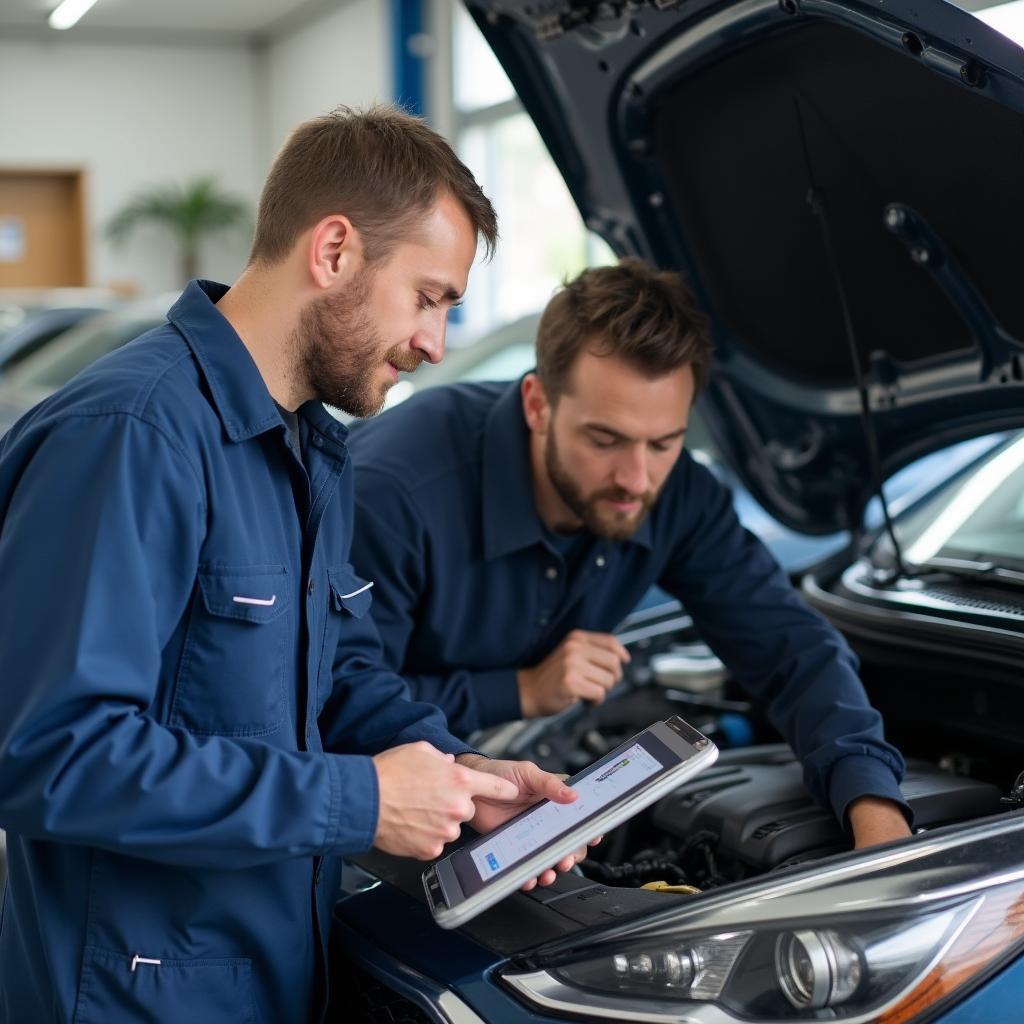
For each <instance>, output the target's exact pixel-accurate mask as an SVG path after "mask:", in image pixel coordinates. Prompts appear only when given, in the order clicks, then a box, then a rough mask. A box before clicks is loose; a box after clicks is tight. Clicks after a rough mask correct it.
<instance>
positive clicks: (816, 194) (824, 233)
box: [795, 96, 908, 582]
mask: <svg viewBox="0 0 1024 1024" xmlns="http://www.w3.org/2000/svg"><path fill="white" fill-rule="evenodd" d="M795 102H796V117H797V123H798V125H799V128H800V143H801V145H802V147H803V155H804V165H805V166H806V168H807V181H808V187H807V205H808V206H809V207H810V209H811V213H813V214H814V218H815V220H816V221H817V224H818V229H819V231H820V232H821V242H822V245H823V247H824V249H825V259H826V262H827V264H828V271H829V276H830V277H831V278H832V283H833V285H834V287H835V291H836V297H837V298H838V300H839V309H840V313H841V314H842V318H843V333H844V334H845V335H846V343H847V347H848V348H849V351H850V362H851V364H852V366H853V374H854V379H855V380H856V383H857V395H858V398H859V399H860V418H861V427H862V428H863V431H864V446H865V448H866V450H867V456H868V468H869V472H870V473H871V482H872V485H873V487H874V490H875V493H876V494H877V495H878V500H879V501H880V502H881V504H882V517H883V519H884V521H885V530H886V533H887V534H888V535H889V540H890V541H891V542H892V550H893V555H894V558H895V566H894V574H892V575H890V577H889V579H888V580H887V581H885V582H892V580H894V579H900V578H904V577H906V576H907V575H908V573H907V568H906V564H905V563H904V561H903V549H902V548H901V547H900V542H899V540H898V538H897V537H896V527H895V526H894V525H893V521H892V515H891V514H890V512H889V502H888V501H887V499H886V497H885V489H884V488H883V486H882V463H881V460H880V458H879V455H878V434H877V432H876V431H875V423H874V419H873V418H872V416H871V401H870V397H869V395H868V387H867V381H866V379H865V376H864V370H863V368H862V367H861V363H860V356H859V349H858V346H857V336H856V333H855V331H854V327H853V319H852V318H851V316H850V303H849V300H848V298H847V294H846V286H845V285H844V283H843V275H842V273H841V272H840V270H839V261H838V259H837V258H836V250H835V245H834V244H833V241H832V229H831V225H830V224H829V220H828V210H827V207H826V202H825V193H824V192H823V191H822V189H821V188H820V187H819V185H818V184H817V182H816V181H815V178H814V168H813V165H812V163H811V154H810V150H809V149H808V146H807V133H806V131H805V129H804V117H803V110H802V109H801V107H800V98H799V96H798V97H795ZM855 529H856V530H859V525H858V527H856V528H855ZM879 582H883V581H881V580H880V581H879Z"/></svg>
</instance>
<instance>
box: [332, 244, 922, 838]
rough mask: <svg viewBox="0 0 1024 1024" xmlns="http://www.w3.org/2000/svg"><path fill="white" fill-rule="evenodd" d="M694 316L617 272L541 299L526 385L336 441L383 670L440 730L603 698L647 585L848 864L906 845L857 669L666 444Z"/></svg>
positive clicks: (709, 482) (501, 387)
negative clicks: (728, 689) (789, 770)
mask: <svg viewBox="0 0 1024 1024" xmlns="http://www.w3.org/2000/svg"><path fill="white" fill-rule="evenodd" d="M710 362H711V346H710V342H709V340H708V337H707V330H706V325H705V321H704V318H703V317H702V315H701V314H700V313H699V312H698V311H697V309H696V307H695V305H694V302H693V298H692V296H691V294H690V293H689V291H688V289H687V288H686V286H685V285H684V284H683V282H682V281H681V280H680V279H679V278H678V277H677V276H675V275H673V274H670V273H667V272H662V271H657V270H654V269H653V268H650V267H648V266H646V265H645V264H643V263H641V262H640V261H637V260H625V261H623V262H622V263H621V264H620V265H619V266H616V267H601V268H594V269H590V270H586V271H584V272H583V273H582V274H581V275H580V276H579V277H578V278H577V279H576V280H574V281H572V282H570V283H569V284H568V285H567V286H566V287H565V288H564V289H563V290H562V291H560V292H559V293H558V294H556V295H555V296H554V298H553V299H552V300H551V302H550V303H549V304H548V307H547V309H546V310H545V312H544V314H543V316H542V318H541V321H540V325H539V328H538V332H537V368H536V372H535V373H530V374H527V375H526V376H525V377H524V378H523V380H522V381H520V382H517V383H513V384H511V385H510V384H461V385H455V386H452V387H446V388H435V389H432V390H428V391H426V392H424V393H422V394H420V395H417V396H415V397H414V398H412V399H410V400H409V401H407V402H406V403H404V404H403V405H401V406H399V407H398V408H396V409H394V410H392V411H390V412H388V413H386V414H385V415H383V416H381V417H379V418H377V419H376V420H374V421H372V422H367V423H365V424H363V425H360V426H359V427H358V428H357V429H355V430H354V431H353V433H352V437H351V441H350V444H351V451H352V456H353V459H354V462H355V465H356V474H355V476H356V525H355V538H356V540H355V544H354V546H353V559H354V560H355V562H356V566H357V568H358V570H359V572H360V573H362V574H363V575H365V576H366V577H367V578H369V579H372V580H374V581H375V584H376V589H375V595H376V603H375V618H376V621H377V625H378V627H379V629H380V633H381V636H382V638H383V641H384V646H385V649H386V655H387V657H388V658H389V659H390V661H391V664H392V666H393V667H394V668H395V669H397V670H399V671H400V672H401V673H402V675H403V676H405V677H406V679H408V680H409V683H410V686H411V688H412V691H413V694H414V696H415V697H416V698H417V699H419V700H424V701H430V702H432V703H434V704H437V705H438V706H439V707H440V708H441V709H442V710H443V711H444V712H445V714H446V715H447V716H448V720H449V723H450V726H451V728H452V731H453V732H455V733H456V734H458V735H462V736H466V735H468V734H469V733H471V732H472V731H473V730H475V729H479V728H484V727H488V726H492V725H496V724H498V723H499V722H502V721H507V720H510V719H517V718H520V717H533V716H536V715H543V714H551V713H553V712H555V711H558V710H560V709H561V708H563V707H566V706H567V705H569V704H570V703H572V702H573V701H575V700H578V699H587V700H592V701H600V700H601V699H602V698H603V696H604V694H605V693H606V692H607V690H608V689H609V688H610V687H611V686H612V685H614V683H615V682H616V681H617V680H618V679H619V678H620V677H621V674H622V665H623V663H624V662H625V661H626V660H628V658H629V655H628V653H627V652H626V651H625V649H624V648H623V647H622V646H621V645H620V644H619V643H618V641H617V640H616V639H615V638H614V637H613V636H612V635H611V633H610V630H612V629H613V628H614V627H615V626H616V624H617V623H618V622H620V621H621V620H622V619H623V618H624V617H625V616H626V615H627V614H629V612H630V611H631V610H632V609H633V608H634V607H635V606H636V604H637V602H638V601H639V600H640V599H641V597H642V596H643V595H644V593H645V592H646V591H647V589H648V588H649V587H650V586H651V585H652V584H655V583H657V584H659V585H660V586H662V587H663V588H664V589H665V590H666V591H668V592H669V593H670V594H672V595H673V596H675V597H677V598H678V599H679V600H680V601H682V602H683V604H684V606H685V607H686V610H687V611H688V612H689V613H690V615H692V617H693V620H694V623H695V624H696V626H697V628H698V630H699V632H700V634H701V635H702V637H703V638H704V639H705V640H706V641H707V643H708V644H709V645H710V646H711V648H712V649H713V650H714V651H715V653H716V654H717V655H718V656H719V657H720V658H721V659H722V660H723V661H724V662H725V664H726V665H727V666H728V668H729V669H730V671H731V672H732V673H733V674H734V676H735V677H736V678H737V679H738V680H739V681H740V683H741V684H742V685H743V686H744V687H745V688H746V689H747V690H748V691H749V693H750V694H751V695H752V696H753V697H754V699H755V700H757V701H759V702H760V703H761V704H762V705H763V706H764V707H765V708H766V710H767V712H768V715H769V718H770V719H771V721H772V722H773V724H774V725H775V726H776V727H777V728H778V729H779V731H780V732H781V733H782V734H783V736H784V737H785V738H786V739H787V740H788V742H789V743H790V744H791V745H792V746H793V748H794V750H795V752H796V754H797V756H798V757H799V758H800V759H801V761H802V762H803V765H804V775H805V780H806V782H807V785H808V787H809V789H810V790H811V792H812V793H813V795H814V796H815V797H816V798H817V799H818V800H820V801H821V802H822V803H824V804H827V805H831V807H832V808H833V810H834V812H835V814H836V816H837V817H838V818H839V820H840V821H842V822H844V823H845V824H847V825H849V827H850V828H851V829H852V831H853V834H854V838H855V840H856V842H857V844H858V845H859V846H865V845H869V844H870V843H874V842H881V841H885V840H889V839H896V838H899V837H902V836H906V835H908V834H909V830H908V825H907V815H908V813H909V812H908V810H907V808H906V805H905V804H904V803H903V800H902V796H901V794H900V790H899V781H900V779H901V777H902V773H903V761H902V758H901V757H900V755H899V753H898V752H897V751H896V750H895V749H894V748H893V747H892V746H890V745H889V744H888V743H887V742H886V741H885V739H884V736H883V731H882V722H881V718H880V716H879V714H878V713H877V711H875V710H874V709H873V708H872V707H871V705H870V704H869V702H868V699H867V696H866V694H865V692H864V689H863V686H862V685H861V682H860V679H859V677H858V675H857V662H856V659H855V657H854V655H853V653H852V652H851V651H850V649H849V647H848V646H847V645H846V643H845V642H844V640H843V639H842V637H841V636H840V635H839V633H838V632H836V630H835V629H833V628H832V627H831V626H830V625H829V624H828V623H827V622H826V621H825V620H824V619H823V618H821V617H820V616H819V615H817V614H816V613H815V612H813V611H811V610H810V609H809V608H807V607H806V606H805V605H804V603H803V602H802V601H801V599H800V597H799V595H798V594H797V593H796V591H795V590H794V589H793V587H792V586H791V585H790V583H789V581H788V579H787V578H786V576H785V574H784V573H783V572H782V570H781V569H780V568H779V566H778V565H777V564H776V563H775V561H774V559H773V558H772V556H771V555H770V554H769V552H768V551H767V550H766V549H765V547H764V546H763V545H762V544H761V543H760V542H759V541H758V540H757V538H755V537H754V536H752V535H751V534H750V533H748V532H747V531H745V530H744V529H743V528H742V526H741V525H740V523H739V522H738V520H737V518H736V515H735V513H734V512H733V507H732V499H731V495H730V494H729V492H728V491H727V490H726V489H725V488H724V487H723V486H722V485H721V484H719V483H718V482H717V480H716V479H715V477H714V476H713V475H712V474H711V472H709V471H708V469H706V468H705V467H704V466H702V465H701V464H700V463H699V462H697V461H695V460H694V459H693V458H692V457H691V456H690V455H689V454H688V453H687V451H686V450H685V448H684V439H685V436H686V428H687V421H688V418H689V413H690V408H691V406H692V403H693V398H694V395H695V393H696V391H697V390H698V389H699V387H700V385H701V383H702V382H703V380H704V379H705V377H706V376H707V373H708V371H709V367H710Z"/></svg>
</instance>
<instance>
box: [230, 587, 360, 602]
mask: <svg viewBox="0 0 1024 1024" xmlns="http://www.w3.org/2000/svg"><path fill="white" fill-rule="evenodd" d="M372 586H373V583H367V584H366V586H365V587H360V588H359V589H358V590H353V591H352V593H351V594H339V595H338V600H339V601H344V600H345V599H346V598H349V597H355V596H356V594H361V593H362V592H363V591H364V590H369V589H370V587H372ZM235 600H236V601H237V600H238V598H237V597H236V598H235Z"/></svg>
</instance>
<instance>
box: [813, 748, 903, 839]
mask: <svg viewBox="0 0 1024 1024" xmlns="http://www.w3.org/2000/svg"><path fill="white" fill-rule="evenodd" d="M862 796H874V797H879V798H881V799H883V800H891V801H892V802H893V803H894V804H896V805H897V806H898V807H899V808H900V810H901V811H903V815H904V817H905V818H906V819H907V824H908V825H909V826H910V827H911V828H913V827H914V812H913V811H912V810H911V808H910V805H909V804H908V803H907V801H906V799H905V798H904V796H903V793H902V792H901V791H900V785H899V781H898V780H897V778H896V775H895V774H894V773H893V770H892V769H891V768H890V767H889V766H888V765H887V764H886V763H885V762H884V761H880V760H879V759H878V758H877V757H869V756H866V755H852V756H850V757H844V758H842V760H840V761H837V762H836V763H835V765H834V767H833V768H832V773H831V777H830V779H829V786H828V797H829V803H831V805H832V810H833V812H834V813H835V816H836V818H837V819H838V820H839V822H840V823H841V824H842V826H843V828H847V829H848V828H849V823H848V822H847V819H846V812H847V811H848V810H849V807H850V804H852V803H853V801H854V800H857V799H859V798H860V797H862Z"/></svg>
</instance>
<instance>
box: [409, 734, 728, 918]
mask: <svg viewBox="0 0 1024 1024" xmlns="http://www.w3.org/2000/svg"><path fill="white" fill-rule="evenodd" d="M717 757H718V748H717V747H716V746H715V745H714V743H712V742H711V740H709V739H708V738H707V737H706V736H704V735H702V734H701V733H699V732H698V731H697V730H696V729H694V728H693V727H692V726H690V725H688V724H687V723H686V722H684V721H683V720H682V719H681V718H679V717H673V718H670V719H668V721H666V722H657V723H655V724H654V725H652V726H650V728H648V729H645V730H644V731H643V732H641V733H638V734H637V735H636V736H634V737H632V738H631V739H629V740H627V741H626V742H625V743H623V744H621V745H620V746H619V747H616V749H615V750H613V751H612V752H611V753H609V754H606V755H605V756H604V757H602V758H601V759H600V760H598V761H596V762H595V763H594V764H592V765H591V766H590V767H589V768H586V769H585V770H584V771H582V772H580V773H579V774H578V775H576V776H574V777H573V778H571V779H569V780H568V785H570V786H571V787H572V788H573V789H574V790H575V791H576V793H577V799H575V800H573V801H571V802H562V798H561V797H560V796H559V795H558V794H556V793H554V792H552V793H551V796H553V797H554V799H546V800H543V801H542V802H540V803H537V804H535V805H534V806H532V807H529V808H527V809H526V810H524V811H523V812H522V813H521V814H519V815H517V816H516V817H514V818H512V819H511V820H509V821H506V822H505V823H504V824H503V825H500V826H499V827H497V828H494V830H493V831H491V832H488V833H487V834H486V835H483V836H481V837H480V838H479V839H477V840H475V841H474V842H472V843H470V844H469V845H468V846H464V847H462V848H461V849H459V850H456V851H455V852H454V853H452V854H450V855H449V856H447V857H445V858H444V859H443V860H440V861H438V862H437V863H436V864H434V865H432V866H431V867H430V868H428V869H427V870H426V871H425V872H424V874H423V885H424V889H425V890H426V894H427V901H428V903H429V905H430V909H431V911H432V913H433V915H434V918H435V920H436V921H437V923H438V924H439V925H441V927H443V928H455V927H458V926H459V925H461V924H464V923H465V922H466V921H469V920H471V919H472V918H474V917H475V916H476V915H477V914H479V913H481V912H482V911H483V910H486V909H487V908H488V907H491V906H493V905H494V904H495V903H497V902H498V901H499V900H500V899H502V898H503V897H505V896H507V895H509V894H510V893H512V892H514V891H515V890H516V889H518V888H519V887H520V886H522V885H523V884H524V883H527V882H529V880H530V879H533V878H537V877H538V876H541V878H542V881H543V880H544V879H543V875H544V874H546V873H547V870H548V869H550V868H551V865H552V864H558V866H559V867H561V866H562V864H561V862H562V861H563V858H567V857H568V856H569V855H571V854H572V852H573V851H574V850H576V849H577V848H579V847H583V846H585V845H586V843H587V842H588V841H591V840H593V838H594V837H595V836H597V835H600V834H602V833H603V832H605V831H607V830H608V829H610V828H614V827H615V826H616V825H619V824H621V823H622V822H624V821H626V820H627V819H629V818H631V817H632V816H633V815H635V814H637V813H638V812H639V811H641V810H643V809H644V808H645V807H648V806H650V805H651V804H652V803H654V802H655V801H656V800H658V799H660V798H661V797H662V796H663V795H664V794H665V793H667V792H669V791H670V790H672V789H674V788H675V787H676V786H678V785H679V784H681V783H682V782H684V781H685V780H686V779H688V778H690V777H691V776H693V775H695V774H696V773H697V772H699V771H701V770H702V769H703V768H705V767H707V766H708V765H710V764H712V763H713V762H714V761H715V759H716V758H717ZM499 764H503V765H516V764H525V763H524V762H499ZM495 767H497V766H495ZM526 768H528V769H533V770H535V771H536V772H538V773H539V776H544V777H545V778H547V779H552V778H554V777H553V776H550V775H548V773H545V772H540V770H539V769H537V768H536V766H533V765H527V766H526ZM526 768H524V771H525V770H526ZM509 781H515V780H509ZM558 784H559V785H561V784H560V783H558ZM545 785H547V786H548V787H549V788H550V787H551V786H552V785H554V784H552V783H546V784H545ZM477 802H478V803H480V801H479V800H478V801H477ZM504 807H505V810H504V815H507V814H508V810H507V807H508V805H507V803H505V804H504ZM501 813H502V812H501V811H500V810H498V809H497V807H496V808H495V810H494V813H493V815H492V818H493V819H494V820H500V817H499V815H501ZM488 823H489V819H488V816H487V814H486V813H482V812H478V815H477V816H475V817H474V818H473V824H474V826H476V827H478V828H486V827H488Z"/></svg>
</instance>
